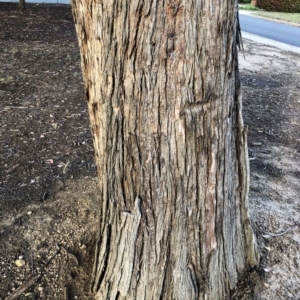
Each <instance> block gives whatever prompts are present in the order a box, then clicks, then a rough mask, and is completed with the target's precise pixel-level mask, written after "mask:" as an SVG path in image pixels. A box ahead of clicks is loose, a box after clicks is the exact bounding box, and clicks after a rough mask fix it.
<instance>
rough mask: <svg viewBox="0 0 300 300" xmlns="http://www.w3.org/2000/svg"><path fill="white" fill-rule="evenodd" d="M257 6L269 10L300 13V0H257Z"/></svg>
mask: <svg viewBox="0 0 300 300" xmlns="http://www.w3.org/2000/svg"><path fill="white" fill-rule="evenodd" d="M256 6H257V7H258V8H262V9H264V10H268V11H279V12H290V13H300V0H257V4H256Z"/></svg>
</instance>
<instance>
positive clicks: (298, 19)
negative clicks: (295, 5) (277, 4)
mask: <svg viewBox="0 0 300 300" xmlns="http://www.w3.org/2000/svg"><path fill="white" fill-rule="evenodd" d="M253 14H255V15H257V16H261V17H266V18H271V19H277V20H282V21H287V22H293V23H297V24H300V13H283V12H271V11H263V10H259V11H255V12H254V13H253Z"/></svg>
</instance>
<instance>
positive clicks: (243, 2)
mask: <svg viewBox="0 0 300 300" xmlns="http://www.w3.org/2000/svg"><path fill="white" fill-rule="evenodd" d="M239 3H240V4H249V3H251V0H239Z"/></svg>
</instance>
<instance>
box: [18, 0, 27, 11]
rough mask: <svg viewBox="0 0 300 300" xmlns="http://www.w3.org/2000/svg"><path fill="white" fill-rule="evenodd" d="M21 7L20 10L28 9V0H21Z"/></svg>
mask: <svg viewBox="0 0 300 300" xmlns="http://www.w3.org/2000/svg"><path fill="white" fill-rule="evenodd" d="M19 8H20V10H25V9H26V1H25V0H19Z"/></svg>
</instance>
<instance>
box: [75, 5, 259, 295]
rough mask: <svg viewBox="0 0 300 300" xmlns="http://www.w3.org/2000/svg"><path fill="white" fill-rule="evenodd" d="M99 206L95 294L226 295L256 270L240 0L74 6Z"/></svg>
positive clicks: (256, 259)
mask: <svg viewBox="0 0 300 300" xmlns="http://www.w3.org/2000/svg"><path fill="white" fill-rule="evenodd" d="M72 8H73V16H74V20H75V24H76V30H77V35H78V41H79V46H80V50H81V62H82V70H83V77H84V82H85V91H86V100H87V104H88V109H89V114H90V121H91V129H92V135H93V142H94V148H95V158H96V163H97V167H98V172H99V184H100V197H101V209H100V211H99V218H100V224H99V237H98V242H97V248H96V254H95V262H94V270H93V274H92V276H93V282H92V289H93V291H94V292H95V293H96V299H213V300H216V299H228V297H229V293H230V290H231V289H233V288H234V286H235V285H236V283H237V281H238V279H239V277H240V276H242V275H243V274H245V272H247V270H248V269H249V268H253V267H254V266H255V265H256V264H257V263H258V254H257V251H256V245H255V239H254V235H253V232H252V229H251V225H250V219H249V214H248V189H249V167H248V156H247V138H246V137H247V131H246V130H245V128H244V125H243V119H242V96H241V90H240V79H239V73H238V62H237V59H238V58H237V47H236V46H237V45H236V36H237V32H236V28H237V4H236V2H235V1H234V0H227V1H218V0H202V1H201V0H177V1H169V0H167V1H159V0H151V1H150V0H149V1H142V0H131V1H125V0H105V1H104V0H103V1H101V0H98V1H96V2H94V1H90V0H85V1H82V0H73V3H72Z"/></svg>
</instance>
